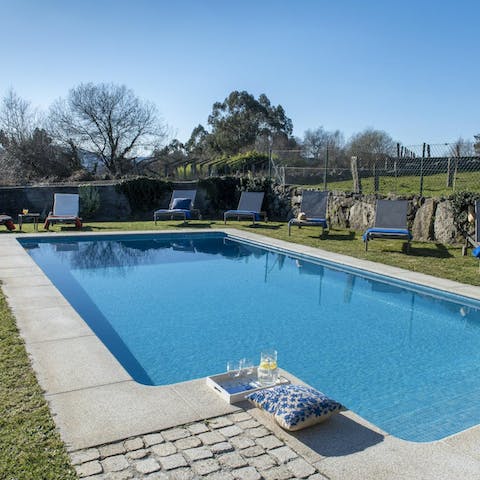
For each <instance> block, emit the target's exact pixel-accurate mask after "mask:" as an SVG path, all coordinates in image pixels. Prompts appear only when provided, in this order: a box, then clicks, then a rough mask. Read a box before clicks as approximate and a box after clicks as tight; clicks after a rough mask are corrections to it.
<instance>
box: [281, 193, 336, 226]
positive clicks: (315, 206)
mask: <svg viewBox="0 0 480 480" xmlns="http://www.w3.org/2000/svg"><path fill="white" fill-rule="evenodd" d="M327 205H328V191H324V192H322V191H319V190H304V191H303V192H302V202H301V204H300V214H303V215H304V216H305V217H304V218H292V219H291V220H290V221H289V222H288V234H289V235H290V234H291V229H292V225H296V226H297V227H298V228H301V227H322V234H323V233H324V232H325V230H327V229H328V222H327Z"/></svg>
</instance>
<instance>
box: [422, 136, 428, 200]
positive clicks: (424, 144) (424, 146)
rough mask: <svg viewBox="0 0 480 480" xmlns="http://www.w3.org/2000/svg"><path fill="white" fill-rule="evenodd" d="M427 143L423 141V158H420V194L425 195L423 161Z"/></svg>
mask: <svg viewBox="0 0 480 480" xmlns="http://www.w3.org/2000/svg"><path fill="white" fill-rule="evenodd" d="M426 146H427V145H426V143H425V142H424V143H423V148H422V158H421V159H420V196H421V197H423V162H424V160H425V148H426Z"/></svg>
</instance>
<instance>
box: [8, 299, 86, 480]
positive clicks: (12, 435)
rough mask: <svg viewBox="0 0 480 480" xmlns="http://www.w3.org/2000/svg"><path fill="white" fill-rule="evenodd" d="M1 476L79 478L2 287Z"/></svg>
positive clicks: (22, 479) (40, 478)
mask: <svg viewBox="0 0 480 480" xmlns="http://www.w3.org/2000/svg"><path fill="white" fill-rule="evenodd" d="M0 478H2V479H6V480H10V479H11V480H14V479H18V480H24V479H25V480H26V479H32V480H33V479H35V480H36V479H38V480H50V479H52V480H57V479H62V480H63V479H65V480H68V479H74V478H77V477H76V474H75V471H74V470H73V468H72V467H71V465H70V461H69V458H68V455H67V453H66V450H65V446H64V444H63V443H62V441H61V440H60V436H59V435H58V432H57V431H56V430H55V424H54V423H53V420H52V417H51V415H50V411H49V410H48V406H47V403H46V401H45V399H44V398H43V395H42V390H41V388H40V386H39V385H38V383H37V379H36V378H35V375H34V373H33V371H32V368H31V366H30V361H29V359H28V356H27V353H26V351H25V346H24V344H23V341H22V340H21V339H20V337H19V335H18V330H17V328H16V326H15V320H14V318H13V316H12V314H11V312H10V310H9V309H8V307H7V304H6V301H5V298H4V296H3V294H2V293H1V291H0Z"/></svg>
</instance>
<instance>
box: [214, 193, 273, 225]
mask: <svg viewBox="0 0 480 480" xmlns="http://www.w3.org/2000/svg"><path fill="white" fill-rule="evenodd" d="M264 196H265V194H264V193H263V192H242V194H241V195H240V200H239V201H238V207H237V210H227V211H226V212H225V213H224V214H223V222H224V223H227V218H228V217H237V219H238V220H240V218H242V217H247V218H251V219H252V223H253V224H255V221H259V220H260V217H261V216H262V215H263V217H264V219H265V221H267V216H266V213H265V212H262V211H261V210H262V203H263V197H264Z"/></svg>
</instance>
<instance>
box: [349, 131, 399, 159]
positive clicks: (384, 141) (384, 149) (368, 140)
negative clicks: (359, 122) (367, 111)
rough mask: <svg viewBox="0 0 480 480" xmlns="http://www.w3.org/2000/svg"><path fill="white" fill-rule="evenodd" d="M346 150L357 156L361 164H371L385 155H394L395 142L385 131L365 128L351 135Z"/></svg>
mask: <svg viewBox="0 0 480 480" xmlns="http://www.w3.org/2000/svg"><path fill="white" fill-rule="evenodd" d="M347 151H348V154H349V155H350V156H352V155H354V156H358V157H359V158H360V159H361V161H362V164H363V165H368V166H371V165H372V164H373V163H374V162H376V161H377V160H380V159H382V158H385V157H386V156H387V157H388V156H394V155H395V154H396V144H395V141H394V140H393V139H392V137H391V136H390V135H389V134H388V133H387V132H384V131H383V130H374V129H373V128H367V129H365V130H364V131H363V132H360V133H357V134H355V135H353V136H352V138H351V139H350V141H349V142H348V145H347Z"/></svg>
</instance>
